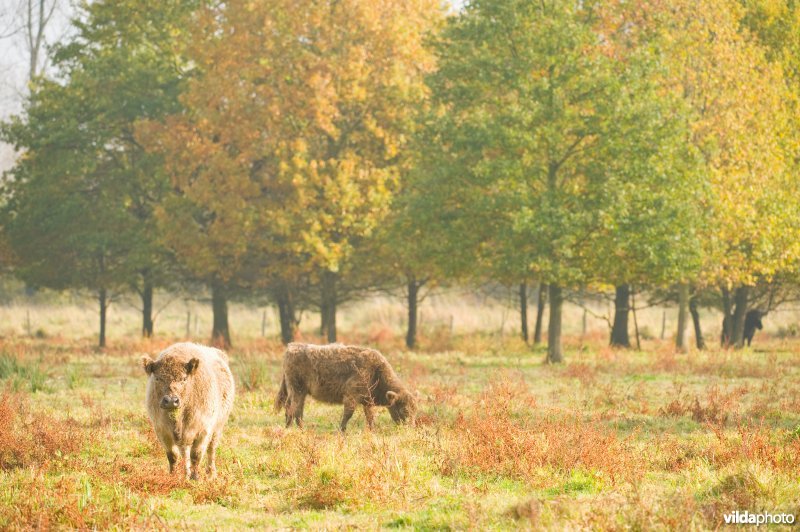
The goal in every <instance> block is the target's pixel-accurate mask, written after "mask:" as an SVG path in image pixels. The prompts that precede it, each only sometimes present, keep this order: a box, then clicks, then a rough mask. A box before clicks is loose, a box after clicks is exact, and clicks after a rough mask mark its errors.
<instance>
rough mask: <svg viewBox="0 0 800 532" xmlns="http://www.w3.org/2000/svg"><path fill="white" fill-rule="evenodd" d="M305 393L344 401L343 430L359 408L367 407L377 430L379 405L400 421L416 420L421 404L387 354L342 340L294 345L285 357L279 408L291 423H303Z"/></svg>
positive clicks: (369, 420)
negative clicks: (404, 382) (387, 358)
mask: <svg viewBox="0 0 800 532" xmlns="http://www.w3.org/2000/svg"><path fill="white" fill-rule="evenodd" d="M306 395H311V397H313V398H314V399H316V400H317V401H322V402H324V403H331V404H341V405H344V412H343V414H342V421H341V424H340V429H341V430H342V431H344V430H345V428H346V427H347V422H348V421H349V420H350V417H351V416H352V415H353V412H354V411H355V409H356V407H357V406H359V405H361V406H362V407H363V408H364V415H365V416H366V419H367V427H369V428H370V429H372V427H373V422H374V419H375V407H376V406H385V407H387V408H388V409H389V413H390V415H391V416H392V419H393V420H394V421H395V423H401V422H405V421H411V422H413V420H414V416H415V415H416V411H417V403H416V399H415V397H414V395H413V394H411V393H410V392H409V391H408V389H407V388H406V387H405V386H404V385H403V383H402V382H401V381H400V379H399V378H398V377H397V374H396V373H395V372H394V370H393V369H392V366H391V365H390V364H389V362H388V361H387V360H386V358H385V357H384V356H383V355H382V354H380V353H379V352H378V351H376V350H374V349H369V348H367V347H358V346H351V345H343V344H330V345H311V344H298V343H292V344H289V345H288V346H287V348H286V353H285V354H284V356H283V378H282V380H281V387H280V390H279V391H278V395H277V397H276V398H275V410H276V411H279V410H280V409H281V408H285V411H286V426H287V427H289V426H290V425H291V424H292V421H295V423H296V424H297V426H298V427H302V426H303V407H304V405H305V399H306Z"/></svg>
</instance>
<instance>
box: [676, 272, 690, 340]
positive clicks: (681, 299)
mask: <svg viewBox="0 0 800 532" xmlns="http://www.w3.org/2000/svg"><path fill="white" fill-rule="evenodd" d="M688 314H689V285H687V284H686V283H681V284H679V285H678V334H677V335H676V336H675V347H676V348H677V349H678V351H686V349H687V348H688V342H687V340H686V325H687V324H688Z"/></svg>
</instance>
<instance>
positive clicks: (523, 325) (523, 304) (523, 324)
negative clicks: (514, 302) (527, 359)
mask: <svg viewBox="0 0 800 532" xmlns="http://www.w3.org/2000/svg"><path fill="white" fill-rule="evenodd" d="M519 319H520V330H521V331H522V340H523V341H524V342H525V343H526V344H527V343H528V284H527V283H524V282H523V283H520V285H519Z"/></svg>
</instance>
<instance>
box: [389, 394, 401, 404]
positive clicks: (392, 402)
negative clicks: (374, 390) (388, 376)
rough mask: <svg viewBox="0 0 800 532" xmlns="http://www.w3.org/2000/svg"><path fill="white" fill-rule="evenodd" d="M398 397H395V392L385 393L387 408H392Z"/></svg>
mask: <svg viewBox="0 0 800 532" xmlns="http://www.w3.org/2000/svg"><path fill="white" fill-rule="evenodd" d="M398 397H400V396H399V395H397V392H386V400H387V401H389V406H392V405H393V404H394V403H395V401H397V398H398Z"/></svg>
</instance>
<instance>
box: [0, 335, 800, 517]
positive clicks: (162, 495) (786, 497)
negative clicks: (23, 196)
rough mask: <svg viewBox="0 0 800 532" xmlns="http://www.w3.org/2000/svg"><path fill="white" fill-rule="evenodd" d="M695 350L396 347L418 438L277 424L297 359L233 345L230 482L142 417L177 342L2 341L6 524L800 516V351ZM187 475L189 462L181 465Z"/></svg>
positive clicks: (356, 425)
mask: <svg viewBox="0 0 800 532" xmlns="http://www.w3.org/2000/svg"><path fill="white" fill-rule="evenodd" d="M762 340H763V341H762V343H761V345H760V347H759V348H758V349H753V350H751V349H746V350H743V351H723V352H720V351H709V352H706V353H697V352H692V353H690V354H686V355H677V354H675V353H674V352H673V350H672V348H671V347H670V345H668V344H667V343H660V342H657V341H650V342H647V343H646V344H645V346H644V347H645V349H644V351H642V352H635V351H614V350H611V349H609V348H607V347H605V345H604V344H605V341H606V340H605V337H604V336H602V335H599V334H597V335H595V336H594V337H592V338H584V339H582V340H578V339H577V338H569V339H567V347H568V348H567V356H566V359H567V363H565V364H564V365H561V366H546V365H543V364H542V360H543V358H544V357H543V354H542V353H541V352H539V351H531V350H530V348H528V347H526V346H524V345H522V344H521V343H519V342H516V341H515V340H513V339H508V338H507V339H506V340H503V341H500V340H498V338H497V337H492V336H481V335H468V336H455V337H448V338H443V339H438V340H437V339H436V338H432V339H426V342H425V345H428V346H431V347H434V349H433V350H432V351H431V352H419V353H417V352H407V351H404V350H401V349H400V348H399V347H398V343H399V342H398V340H397V339H396V338H389V339H386V340H385V342H384V343H380V342H379V344H378V347H380V348H382V349H383V350H384V352H385V354H386V355H387V357H388V358H389V360H390V361H391V362H392V363H393V365H394V366H395V368H396V369H397V370H398V372H399V373H400V374H401V376H402V377H403V378H405V379H406V380H407V381H408V382H409V383H410V385H411V386H412V387H413V388H414V389H416V390H419V392H420V394H421V397H422V401H421V403H422V414H421V416H420V418H419V423H418V424H417V426H416V427H396V426H395V425H394V424H392V422H391V420H390V418H389V416H388V413H387V412H385V411H382V412H381V414H380V416H379V418H378V421H377V427H376V430H375V431H374V432H372V433H370V432H368V431H366V430H365V428H364V418H363V414H362V413H361V412H357V414H356V416H355V417H354V419H353V421H352V422H351V424H350V427H349V432H348V433H347V434H346V435H345V436H342V435H340V434H339V433H338V432H337V431H336V426H337V422H338V419H339V416H340V407H334V406H325V405H322V404H319V403H316V402H314V401H311V402H310V403H309V404H307V407H306V428H305V429H304V430H298V429H296V428H292V429H289V430H287V429H284V428H283V424H282V416H281V415H279V414H275V413H274V412H273V411H272V401H273V398H274V394H275V391H276V387H277V382H278V378H279V375H278V373H279V361H280V357H281V347H280V346H279V345H278V344H276V343H272V342H270V341H266V340H257V339H254V340H251V341H249V344H241V345H239V346H238V347H237V348H236V349H233V350H232V352H231V358H232V369H233V372H234V374H235V375H236V378H237V384H238V395H237V398H236V404H235V408H234V414H233V417H232V418H231V420H230V422H229V424H228V428H227V432H226V436H225V439H224V441H223V443H222V445H221V447H220V451H219V454H218V468H219V476H218V478H217V479H216V480H214V481H210V480H200V481H197V482H190V481H186V480H184V479H183V478H182V477H181V476H180V475H178V474H176V475H174V476H170V475H169V474H168V473H167V462H166V459H165V457H164V455H163V452H162V450H161V447H160V445H159V444H158V443H157V441H156V440H155V436H154V433H153V430H152V428H151V426H150V423H149V420H148V418H147V416H146V413H145V410H144V405H143V403H144V389H145V376H144V373H143V371H142V369H141V366H140V365H139V357H140V355H141V354H143V353H148V354H154V353H156V352H158V351H159V350H160V349H161V348H163V347H165V346H166V345H167V344H168V343H169V342H168V341H167V340H154V341H150V342H145V343H142V342H137V341H134V340H126V341H120V342H116V343H114V344H113V345H112V347H111V348H109V349H107V350H106V351H105V352H97V351H95V350H94V348H93V347H92V344H91V341H90V340H89V339H84V340H66V339H63V338H56V339H53V338H50V339H31V338H24V337H6V338H5V339H4V340H2V341H0V390H2V391H0V529H4V528H12V529H13V528H29V527H64V528H94V527H97V528H108V527H120V528H130V527H145V528H161V527H164V528H190V529H194V528H223V529H229V528H240V527H245V526H256V527H271V528H272V527H300V528H304V527H309V528H340V527H351V526H352V527H359V528H377V527H387V528H391V527H398V528H418V529H446V528H453V529H469V528H478V529H485V528H497V529H511V528H519V527H530V528H542V527H544V528H551V529H563V528H596V529H623V528H634V529H659V528H661V529H675V528H680V529H684V528H687V527H688V528H695V529H706V528H718V527H721V526H723V523H724V522H723V515H724V514H725V513H726V512H729V511H733V510H741V511H744V510H748V511H750V512H757V511H769V512H787V513H793V514H795V515H797V514H798V513H800V378H798V377H800V343H790V342H784V341H780V340H777V339H773V340H769V341H767V340H764V339H762ZM179 469H180V468H179Z"/></svg>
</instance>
